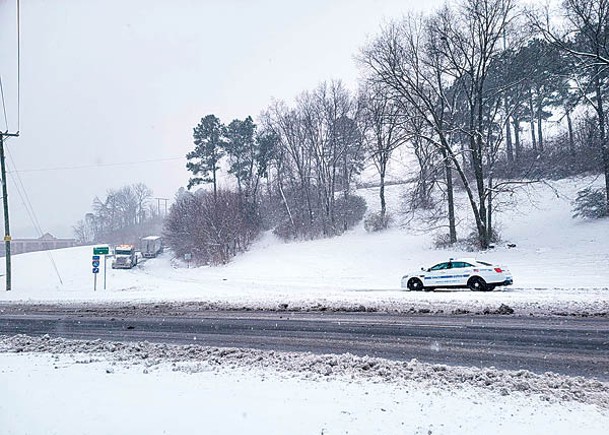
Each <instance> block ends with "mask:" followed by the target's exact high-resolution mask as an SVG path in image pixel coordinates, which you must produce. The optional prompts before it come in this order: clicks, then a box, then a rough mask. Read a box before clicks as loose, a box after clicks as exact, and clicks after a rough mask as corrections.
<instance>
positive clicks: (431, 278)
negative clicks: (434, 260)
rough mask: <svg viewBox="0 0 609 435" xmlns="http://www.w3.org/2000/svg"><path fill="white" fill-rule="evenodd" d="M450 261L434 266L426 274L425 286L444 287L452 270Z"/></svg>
mask: <svg viewBox="0 0 609 435" xmlns="http://www.w3.org/2000/svg"><path fill="white" fill-rule="evenodd" d="M448 266H449V265H448V263H439V264H436V265H435V266H432V267H431V268H430V269H429V272H427V273H426V274H425V287H442V286H445V285H447V283H446V277H447V276H448V274H449V272H450V270H449V269H448Z"/></svg>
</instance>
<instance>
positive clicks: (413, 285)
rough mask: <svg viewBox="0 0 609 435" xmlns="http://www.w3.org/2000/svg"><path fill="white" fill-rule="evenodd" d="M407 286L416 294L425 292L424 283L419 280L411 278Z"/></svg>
mask: <svg viewBox="0 0 609 435" xmlns="http://www.w3.org/2000/svg"><path fill="white" fill-rule="evenodd" d="M407 286H408V290H412V291H415V292H416V291H421V290H423V283H422V282H421V280H420V279H418V278H410V279H409V280H408V284H407Z"/></svg>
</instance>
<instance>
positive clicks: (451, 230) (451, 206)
mask: <svg viewBox="0 0 609 435" xmlns="http://www.w3.org/2000/svg"><path fill="white" fill-rule="evenodd" d="M442 157H443V158H444V159H443V160H444V170H445V175H446V193H447V199H448V234H449V237H450V243H451V244H452V243H456V242H457V225H456V220H455V199H454V193H453V190H454V188H453V174H452V169H451V166H450V161H449V159H448V156H447V154H446V151H445V150H444V149H442Z"/></svg>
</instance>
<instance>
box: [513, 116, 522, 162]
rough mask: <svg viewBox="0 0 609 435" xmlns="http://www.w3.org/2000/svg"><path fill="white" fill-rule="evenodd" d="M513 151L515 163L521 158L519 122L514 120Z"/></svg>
mask: <svg viewBox="0 0 609 435" xmlns="http://www.w3.org/2000/svg"><path fill="white" fill-rule="evenodd" d="M514 151H515V154H516V155H515V157H516V161H520V158H521V157H522V144H521V143H520V120H518V119H516V118H514Z"/></svg>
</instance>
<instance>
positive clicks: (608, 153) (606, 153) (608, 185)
mask: <svg viewBox="0 0 609 435" xmlns="http://www.w3.org/2000/svg"><path fill="white" fill-rule="evenodd" d="M598 69H599V67H598V66H596V67H595V74H594V87H595V93H596V106H597V107H596V112H597V115H598V129H599V134H600V139H601V154H602V159H603V169H604V173H605V200H606V206H607V209H608V210H609V147H608V146H607V132H606V126H605V108H604V106H603V94H602V88H601V81H600V78H599V71H598Z"/></svg>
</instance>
